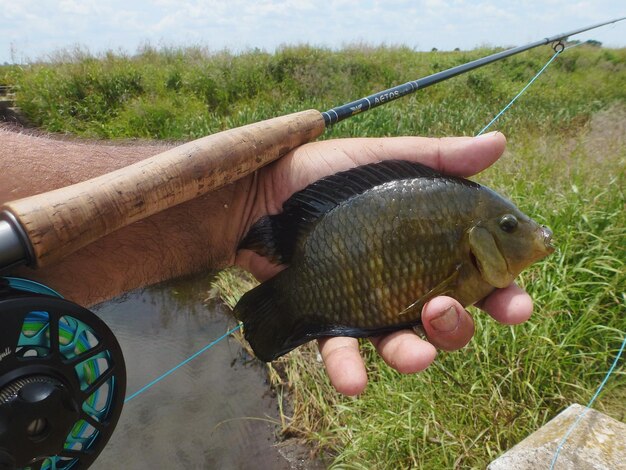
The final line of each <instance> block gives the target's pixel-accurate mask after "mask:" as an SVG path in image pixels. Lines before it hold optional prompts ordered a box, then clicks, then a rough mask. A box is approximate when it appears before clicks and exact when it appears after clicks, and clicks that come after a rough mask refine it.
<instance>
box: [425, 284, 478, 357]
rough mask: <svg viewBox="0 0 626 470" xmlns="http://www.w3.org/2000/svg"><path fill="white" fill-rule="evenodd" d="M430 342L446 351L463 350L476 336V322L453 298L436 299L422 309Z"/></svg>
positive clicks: (442, 297)
mask: <svg viewBox="0 0 626 470" xmlns="http://www.w3.org/2000/svg"><path fill="white" fill-rule="evenodd" d="M422 327H423V328H424V331H425V333H426V336H427V337H428V341H429V342H430V343H431V344H433V345H434V346H435V347H437V348H439V349H443V350H444V351H455V350H457V349H461V348H462V347H463V346H465V345H466V344H467V343H469V341H470V340H471V339H472V336H473V335H474V320H472V317H471V316H470V314H469V313H467V311H466V310H465V309H464V308H463V306H462V305H461V304H460V303H459V302H457V301H456V300H455V299H453V298H452V297H446V296H440V297H435V298H434V299H432V300H431V301H430V302H428V303H427V304H426V305H424V308H423V309H422Z"/></svg>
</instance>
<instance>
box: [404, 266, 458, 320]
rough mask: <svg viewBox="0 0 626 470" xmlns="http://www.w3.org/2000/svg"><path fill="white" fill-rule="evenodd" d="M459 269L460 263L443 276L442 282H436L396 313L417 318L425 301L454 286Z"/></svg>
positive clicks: (445, 292)
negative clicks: (448, 274)
mask: <svg viewBox="0 0 626 470" xmlns="http://www.w3.org/2000/svg"><path fill="white" fill-rule="evenodd" d="M460 269H461V265H458V266H457V267H456V269H455V270H454V272H453V273H452V274H451V275H450V276H448V277H447V278H445V279H444V280H443V281H442V282H440V283H439V284H437V285H436V286H435V287H433V288H432V289H431V290H429V291H428V292H427V293H426V294H424V295H423V296H421V297H420V298H419V299H417V300H416V301H415V302H413V303H412V304H411V305H409V306H408V307H407V308H405V309H404V310H402V311H401V312H400V313H398V316H404V315H407V316H411V317H415V318H419V317H420V315H421V314H422V307H424V305H426V302H428V301H429V300H431V299H434V298H435V297H437V296H440V295H446V294H448V293H450V292H452V291H453V289H454V286H455V285H456V281H457V279H458V278H459V270H460Z"/></svg>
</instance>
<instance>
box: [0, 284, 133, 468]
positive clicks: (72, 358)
mask: <svg viewBox="0 0 626 470" xmlns="http://www.w3.org/2000/svg"><path fill="white" fill-rule="evenodd" d="M125 391H126V368H125V365H124V358H123V355H122V350H121V349H120V346H119V344H118V342H117V340H116V339H115V336H114V335H113V333H112V332H111V330H110V329H109V328H108V327H107V325H106V324H105V323H104V322H103V321H102V320H100V319H99V318H98V317H97V316H96V315H95V314H93V313H92V312H90V311H89V310H87V309H84V308H82V307H80V306H78V305H76V304H74V303H72V302H69V301H67V300H64V299H62V298H61V297H60V296H59V295H58V294H57V293H56V292H54V291H53V290H51V289H49V288H47V287H45V286H43V285H41V284H37V283H35V282H32V281H27V280H24V279H17V278H0V469H1V470H4V469H14V468H30V469H42V470H48V469H50V470H52V469H83V468H87V467H89V465H90V464H91V463H92V462H93V461H94V460H95V459H96V457H97V456H98V455H99V454H100V452H101V451H102V449H103V448H104V446H105V445H106V443H107V441H108V440H109V438H110V437H111V434H112V433H113V430H114V429H115V425H116V424H117V421H118V419H119V417H120V413H121V411H122V406H123V403H124V394H125Z"/></svg>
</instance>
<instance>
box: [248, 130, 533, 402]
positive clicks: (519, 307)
mask: <svg viewBox="0 0 626 470" xmlns="http://www.w3.org/2000/svg"><path fill="white" fill-rule="evenodd" d="M504 143H505V141H504V138H503V136H502V135H500V134H496V135H488V136H486V137H485V138H483V139H473V138H451V139H427V138H412V137H407V138H395V139H345V140H330V141H324V142H316V143H311V144H307V145H303V146H301V147H299V148H297V149H295V150H294V151H292V152H291V153H290V154H288V155H287V156H286V157H284V158H282V159H281V160H279V161H277V162H275V163H274V164H272V165H270V166H268V167H266V168H265V169H263V170H261V171H260V172H259V174H258V179H257V182H256V190H255V194H256V198H255V199H254V203H253V204H252V207H251V208H250V211H249V214H250V215H249V218H248V220H247V221H246V222H245V227H246V229H247V228H249V227H250V225H251V224H253V223H254V222H255V221H256V220H257V219H258V218H259V217H261V216H263V215H266V214H276V213H278V212H280V211H281V208H282V204H283V202H284V201H285V200H286V199H288V198H289V197H290V196H291V195H292V194H293V193H294V192H296V191H299V190H300V189H303V188H304V187H305V186H307V185H308V184H310V183H312V182H313V181H315V180H317V179H319V178H321V177H324V176H327V175H330V174H333V173H336V172H338V171H342V170H346V169H349V168H352V167H354V166H358V165H363V164H367V163H373V162H376V161H380V160H387V159H405V160H412V161H418V162H421V163H424V164H426V165H428V166H431V167H433V168H436V169H438V170H440V171H442V172H444V173H448V174H455V175H459V176H470V175H472V174H475V173H478V172H479V171H481V170H483V169H484V168H486V167H488V166H489V165H491V164H492V163H493V162H494V161H495V160H497V158H498V157H499V156H500V155H501V153H502V151H503V150H504ZM237 263H238V264H240V265H242V266H244V267H245V268H247V269H248V270H249V271H251V272H252V273H253V274H254V275H255V276H256V277H257V278H258V279H260V280H265V279H267V278H269V277H271V276H273V275H275V274H276V273H277V272H278V271H279V270H280V267H279V266H276V265H273V264H271V263H269V262H268V261H267V260H266V259H265V258H262V257H260V256H258V255H255V254H253V253H251V252H249V251H246V250H244V251H241V252H240V253H239V254H238V256H237ZM450 306H453V307H454V309H455V310H456V311H457V312H459V314H458V321H457V323H456V324H450V321H449V319H448V320H445V321H440V322H439V323H437V322H436V320H435V321H433V323H432V325H437V324H438V325H439V326H443V330H446V331H443V332H442V331H437V330H436V329H435V328H434V327H433V326H432V325H431V323H430V322H429V320H431V321H432V320H434V319H435V317H437V316H438V315H439V314H440V313H441V312H442V311H444V310H446V309H448V307H450ZM482 306H483V307H484V308H485V310H486V311H488V312H489V313H490V314H491V315H492V316H493V317H494V318H496V319H497V320H499V321H501V322H503V323H510V324H512V323H519V322H521V321H524V320H525V319H527V318H528V316H529V315H530V312H531V310H532V303H531V301H530V298H529V297H528V296H527V295H526V294H525V293H523V292H522V291H521V290H520V289H519V288H518V287H517V286H515V285H512V286H510V287H509V288H507V289H502V290H499V291H496V292H495V293H494V294H492V295H491V296H489V298H487V299H486V300H485V301H484V302H483V304H482ZM455 318H456V317H455ZM422 320H423V323H424V329H425V331H426V333H427V335H428V338H429V340H430V342H431V343H433V344H435V345H437V346H438V347H440V348H443V349H449V350H452V349H458V348H460V347H462V346H464V345H465V344H466V343H467V342H468V341H469V340H470V339H471V336H472V334H473V322H472V320H471V318H470V317H469V314H467V313H466V312H465V311H464V310H463V309H462V307H461V306H460V305H458V303H456V301H454V300H453V299H450V298H446V297H440V298H437V299H433V300H432V301H431V302H429V304H428V305H427V306H425V308H424V310H423V312H422ZM372 341H373V342H374V344H375V345H376V347H377V349H378V351H379V353H380V354H381V355H382V357H383V359H385V361H386V362H387V363H388V364H390V365H391V366H393V367H394V368H396V369H397V370H399V371H401V372H416V371H418V370H422V369H423V368H425V367H426V366H428V365H429V364H430V362H432V360H433V359H434V357H435V350H434V348H433V347H432V346H431V345H430V344H428V343H426V342H425V341H423V340H421V339H420V338H418V337H417V336H416V335H415V334H414V333H413V332H409V331H400V332H395V333H392V334H390V335H386V336H384V337H377V338H374V339H373V340H372ZM320 350H321V352H322V356H323V358H324V362H325V364H326V367H327V370H328V374H329V376H330V379H331V381H332V382H333V384H334V385H335V387H336V388H337V390H339V391H340V392H342V393H347V394H356V393H360V392H361V391H362V390H363V388H364V387H365V383H366V375H365V369H364V367H363V363H362V361H361V359H360V356H359V353H358V343H357V341H356V340H354V339H353V338H331V339H328V340H322V341H320Z"/></svg>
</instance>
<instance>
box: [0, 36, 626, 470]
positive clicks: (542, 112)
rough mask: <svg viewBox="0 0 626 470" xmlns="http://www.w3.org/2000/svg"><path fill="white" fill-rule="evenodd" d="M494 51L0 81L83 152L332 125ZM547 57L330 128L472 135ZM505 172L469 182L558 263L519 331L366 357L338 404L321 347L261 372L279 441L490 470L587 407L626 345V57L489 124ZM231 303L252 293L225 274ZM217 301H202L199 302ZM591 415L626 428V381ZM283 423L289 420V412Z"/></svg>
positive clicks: (61, 73)
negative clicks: (541, 229) (329, 119)
mask: <svg viewBox="0 0 626 470" xmlns="http://www.w3.org/2000/svg"><path fill="white" fill-rule="evenodd" d="M490 52H492V50H487V49H483V50H473V51H469V52H431V53H422V52H415V51H412V50H410V49H408V48H388V47H378V48H373V47H367V46H360V45H359V46H353V47H346V48H344V49H342V50H339V51H331V50H326V49H317V48H311V47H306V46H300V47H285V48H283V49H281V50H279V51H277V52H276V53H274V54H268V53H264V52H261V51H250V52H247V53H243V54H239V55H233V54H230V53H228V52H221V53H209V52H207V51H204V50H202V49H198V48H196V49H194V48H190V49H165V50H156V49H153V48H150V47H146V48H145V49H143V50H142V51H139V53H138V54H137V55H134V56H122V55H118V54H113V53H110V54H106V55H103V56H101V57H94V56H91V55H89V54H87V53H84V52H81V51H75V52H72V53H65V54H59V55H58V57H56V58H55V59H54V60H53V61H50V62H47V63H40V64H34V65H31V66H28V67H18V66H8V67H3V68H0V84H9V85H13V86H14V87H15V89H16V92H17V100H18V105H19V106H20V108H21V109H22V111H23V112H24V113H25V114H26V116H27V117H28V119H29V120H30V121H31V122H33V123H34V124H36V125H37V126H38V127H40V128H42V129H45V130H47V131H51V132H63V133H72V134H76V135H80V136H86V137H90V138H134V137H140V138H159V139H169V140H185V139H190V138H195V137H200V136H203V135H206V134H209V133H213V132H216V131H219V130H223V129H226V128H231V127H236V126H240V125H243V124H247V123H250V122H254V121H257V120H261V119H264V118H269V117H273V116H277V115H280V114H286V113H289V112H293V111H297V110H303V109H308V108H315V109H319V110H322V111H323V110H325V109H328V108H330V107H333V106H335V105H339V104H342V103H344V102H347V101H351V100H353V99H356V98H360V97H362V96H364V95H367V94H369V93H371V92H373V91H377V90H379V89H384V88H387V87H390V86H393V85H395V84H399V83H403V82H406V81H408V80H413V79H415V78H419V77H422V76H425V75H428V74H430V73H433V72H436V71H440V70H443V69H445V68H448V67H451V66H453V65H457V64H460V63H463V62H466V61H468V60H472V59H475V58H477V57H479V56H482V55H486V54H488V53H490ZM550 55H551V50H550V49H548V48H541V49H538V50H534V51H531V52H527V53H524V54H521V55H519V56H516V57H513V58H509V59H507V60H505V61H502V62H499V63H497V64H493V65H490V66H487V67H485V68H483V69H480V70H478V71H475V72H472V73H471V74H468V75H464V76H461V77H457V78H455V79H452V80H450V81H447V82H445V83H441V84H438V85H436V86H434V87H432V88H429V89H427V90H424V91H423V92H421V93H418V94H416V95H413V96H411V97H408V98H404V99H403V100H400V101H397V102H395V103H393V104H390V105H388V106H386V107H383V108H379V109H377V110H374V111H371V112H370V113H366V114H363V115H360V116H357V117H355V118H353V119H351V120H349V121H346V122H344V123H341V124H339V125H337V126H335V127H334V128H333V129H331V130H330V132H327V134H326V135H325V138H329V137H346V136H394V135H408V134H420V135H429V136H447V135H461V134H465V135H473V134H475V133H477V132H478V131H479V130H480V129H481V128H482V127H483V126H484V125H485V124H486V123H487V122H488V121H489V120H490V119H491V117H493V115H495V114H496V113H497V112H498V111H499V110H500V109H501V108H502V107H503V106H504V105H505V104H506V103H507V102H508V100H509V99H510V98H512V97H513V96H514V95H515V94H516V93H517V92H518V91H519V90H520V89H521V88H522V87H523V86H524V85H525V84H526V83H527V82H528V80H529V79H530V78H531V77H532V76H533V75H534V74H535V73H536V72H537V71H538V70H539V69H540V68H541V67H542V66H543V64H544V63H545V62H546V61H547V60H548V59H549V57H550ZM495 128H496V129H498V130H500V131H502V132H504V133H505V134H506V135H507V137H508V140H509V146H508V150H507V152H506V154H505V156H504V157H503V158H502V159H501V160H500V161H499V162H498V163H497V164H496V165H494V167H492V168H490V169H489V170H487V171H486V172H484V173H482V174H481V175H478V176H477V177H476V178H475V179H476V180H477V181H479V182H481V183H485V184H487V185H489V186H491V187H493V188H494V189H496V190H498V191H499V192H501V193H503V194H506V195H508V196H509V197H510V198H511V199H512V200H514V201H515V202H516V203H517V204H518V206H519V207H520V209H522V211H524V212H525V213H527V214H529V215H531V216H533V217H534V218H535V219H536V220H538V221H539V222H541V223H545V224H546V225H549V226H550V227H551V228H552V230H553V231H554V233H555V240H556V243H557V245H558V251H557V252H556V253H555V254H553V255H552V256H550V257H549V258H548V259H546V260H544V261H542V262H540V263H538V264H536V265H534V266H533V267H532V268H531V269H529V270H527V271H526V272H524V273H523V275H522V277H521V279H520V282H521V284H522V285H524V286H525V287H526V289H527V290H528V291H529V292H530V293H531V294H532V295H533V297H534V299H535V301H536V307H535V314H534V316H533V318H532V319H531V320H530V321H529V322H527V323H525V324H524V325H520V326H517V327H504V326H501V325H498V324H496V323H495V322H493V321H492V320H490V319H489V318H487V317H486V315H484V314H482V313H481V312H479V311H478V310H476V311H473V313H474V316H475V320H476V335H475V337H474V338H473V340H472V341H471V343H470V344H469V345H468V346H467V347H466V348H465V349H464V350H463V351H462V352H461V353H459V352H455V353H444V352H441V353H440V354H439V357H438V359H437V361H436V363H435V365H433V366H432V367H430V368H429V369H428V370H427V371H425V372H423V373H421V374H418V375H411V376H403V375H400V374H398V373H396V372H395V371H393V370H392V369H390V368H389V367H387V366H386V365H385V364H384V363H383V362H382V361H381V360H380V359H378V358H377V357H376V355H375V354H374V352H373V349H372V348H371V347H370V345H369V343H367V342H363V350H364V352H365V354H366V355H367V358H368V361H367V362H368V368H369V373H370V383H369V385H368V388H367V390H366V392H365V393H364V394H363V395H362V396H360V397H358V398H346V397H342V396H339V395H337V394H336V393H334V392H333V390H332V388H331V387H330V385H329V384H328V381H327V379H326V377H325V375H324V372H323V368H322V366H321V364H320V362H319V361H318V359H317V355H316V351H315V349H314V348H312V347H303V348H300V349H299V350H297V351H295V352H293V353H291V354H289V355H288V356H287V357H285V358H284V359H281V360H280V361H278V362H277V363H275V364H274V365H273V366H270V367H269V368H268V371H269V374H270V377H271V379H272V381H273V383H274V386H275V387H276V390H277V392H278V394H279V396H280V397H283V396H285V397H286V396H288V397H289V400H287V401H285V411H284V416H283V420H282V426H283V433H284V435H285V436H296V437H300V438H303V439H306V440H308V441H309V442H311V443H313V444H314V446H315V447H316V449H317V450H318V451H319V452H320V453H321V454H323V455H324V456H325V458H326V459H327V461H329V462H331V466H332V467H333V468H337V469H343V468H346V469H347V468H350V469H366V468H367V469H370V468H381V469H383V468H389V469H392V468H394V469H395V468H428V469H437V468H484V467H485V466H486V464H487V463H488V462H489V461H491V460H492V459H494V458H495V457H497V456H498V455H499V454H501V453H502V452H503V451H505V450H506V449H508V448H509V447H511V446H512V445H513V444H515V443H517V442H518V441H520V440H521V439H522V438H524V437H525V436H527V435H528V434H529V433H531V432H532V431H534V430H535V429H537V428H538V427H540V426H541V425H542V424H543V423H545V422H546V421H548V420H549V419H551V418H552V417H553V416H554V415H555V414H557V413H558V412H559V411H561V410H562V409H563V408H565V407H566V406H568V405H569V404H571V403H573V402H578V403H582V404H585V403H586V402H587V401H588V400H589V398H590V397H591V396H592V395H593V393H594V391H595V389H596V388H597V386H598V384H599V383H600V381H601V380H602V378H603V376H604V374H605V373H606V371H607V370H608V368H609V366H610V364H611V362H612V360H613V357H614V355H615V353H616V352H617V349H618V347H619V345H620V343H621V341H622V338H623V336H624V334H625V331H626V308H625V304H626V244H625V243H624V240H625V239H626V210H625V208H626V206H625V204H626V198H625V194H624V183H625V179H626V143H625V137H624V136H625V135H626V49H618V50H615V49H603V48H598V47H589V46H582V47H577V48H574V49H571V50H568V51H566V52H565V53H563V54H562V55H561V56H560V57H559V58H558V59H557V60H556V61H555V62H554V63H553V64H552V65H551V66H550V68H549V69H548V71H547V72H546V74H545V75H543V76H542V77H541V78H540V79H539V80H538V81H537V82H536V83H535V84H534V85H533V86H532V87H531V88H530V89H529V91H528V92H527V94H525V95H524V96H523V97H522V98H521V99H520V100H519V101H518V103H516V104H515V105H514V106H513V107H512V108H511V109H510V110H509V112H508V113H507V114H505V115H504V116H503V118H502V119H501V120H500V121H499V122H498V123H497V124H496V126H495ZM219 284H220V286H221V288H222V290H223V291H224V292H225V297H230V300H231V302H232V301H233V299H235V298H237V296H238V295H240V294H241V291H242V289H246V288H247V286H249V284H246V282H244V281H241V279H240V276H233V275H232V273H229V272H226V273H223V274H222V275H221V276H220V281H219ZM208 288H209V286H207V289H208ZM623 364H624V359H622V361H621V367H618V368H617V369H616V372H615V374H614V375H613V377H612V378H611V379H610V381H609V382H608V383H607V386H606V388H605V390H604V392H603V394H602V395H601V396H600V398H599V399H598V401H597V402H596V408H597V409H599V410H600V411H604V412H606V413H607V414H609V415H611V416H613V417H614V418H616V419H618V420H622V421H624V420H626V405H625V403H626V371H625V369H624V366H623ZM287 410H288V411H287Z"/></svg>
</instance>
